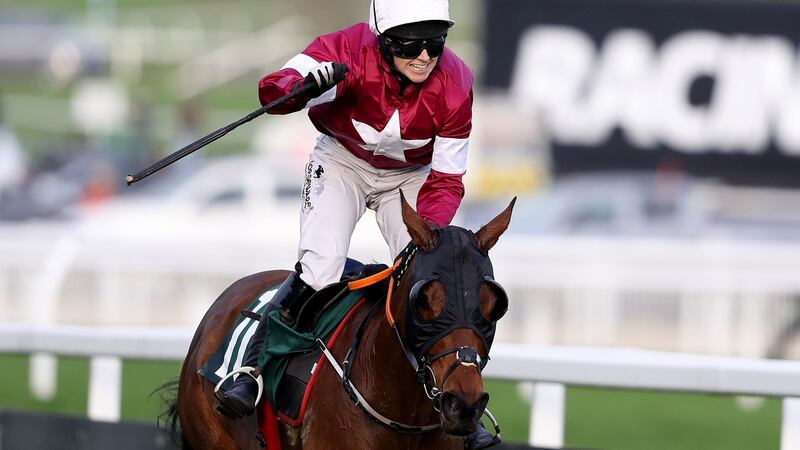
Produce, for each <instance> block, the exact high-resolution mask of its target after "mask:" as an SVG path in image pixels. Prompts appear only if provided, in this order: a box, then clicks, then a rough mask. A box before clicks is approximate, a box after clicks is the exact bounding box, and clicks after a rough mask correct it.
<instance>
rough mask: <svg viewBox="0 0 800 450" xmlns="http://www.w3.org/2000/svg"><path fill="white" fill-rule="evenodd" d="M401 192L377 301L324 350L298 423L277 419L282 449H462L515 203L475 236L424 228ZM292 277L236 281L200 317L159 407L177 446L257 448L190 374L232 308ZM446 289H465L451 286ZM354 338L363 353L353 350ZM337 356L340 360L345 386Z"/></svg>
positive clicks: (252, 421) (483, 399) (473, 415)
mask: <svg viewBox="0 0 800 450" xmlns="http://www.w3.org/2000/svg"><path fill="white" fill-rule="evenodd" d="M400 195H401V208H402V218H403V221H404V223H405V225H406V227H407V229H408V232H409V235H410V237H411V243H410V244H409V246H408V247H407V249H406V250H407V251H404V255H405V257H404V258H399V259H398V260H397V261H396V262H395V265H394V266H393V267H391V268H389V269H387V270H388V271H390V272H391V275H392V277H391V279H390V280H389V283H388V285H389V289H388V292H387V296H386V300H385V305H382V306H383V307H381V308H368V307H366V306H361V307H359V308H358V309H357V310H356V311H355V312H354V313H353V314H352V319H351V320H350V321H349V322H348V324H347V326H346V327H344V328H343V331H342V333H341V336H340V337H339V338H338V339H337V340H336V342H335V343H334V345H332V346H331V348H330V349H329V356H330V358H332V360H331V363H329V364H323V365H322V367H321V369H319V370H320V372H319V373H318V374H317V375H316V377H317V379H316V382H315V383H314V385H313V387H312V390H311V392H310V394H309V398H308V404H307V407H306V413H305V417H304V420H303V422H302V425H300V426H299V427H292V426H290V425H288V424H286V423H283V422H280V421H279V424H278V430H279V436H280V443H281V448H282V449H284V450H301V449H302V450H337V449H341V450H345V449H346V450H353V449H378V448H379V449H383V450H392V449H426V448H431V449H445V450H447V449H454V450H455V449H459V450H460V449H463V448H464V436H466V435H468V434H469V433H472V432H473V431H475V429H476V426H477V425H478V422H479V420H480V418H481V415H482V414H483V413H484V410H485V408H486V405H487V403H488V401H489V394H488V393H486V392H485V390H484V387H483V381H482V378H481V370H482V368H483V367H484V365H485V364H486V362H487V361H488V352H489V347H490V346H491V341H492V339H493V337H494V329H495V324H496V322H497V320H498V319H500V317H502V315H503V314H504V313H505V311H506V310H507V307H508V299H507V297H506V296H505V293H504V291H503V290H502V288H501V287H500V285H499V284H497V283H496V282H495V281H494V280H493V278H492V275H493V274H492V273H491V272H492V269H491V263H490V261H489V259H488V253H487V252H488V251H489V249H491V248H492V247H493V246H494V245H495V243H496V242H497V240H498V238H499V237H500V235H501V234H503V232H504V231H505V230H506V228H507V227H508V225H509V223H510V220H511V212H512V210H513V206H514V201H512V202H511V203H510V204H509V205H508V207H507V208H506V209H505V210H504V211H503V212H501V213H500V214H499V215H497V216H496V217H495V218H494V219H492V220H491V221H490V222H488V223H487V224H486V225H484V226H483V227H481V228H480V230H479V231H477V232H475V233H474V234H473V233H472V232H471V231H469V230H465V229H463V228H460V227H454V226H448V227H445V228H443V229H438V230H436V229H432V228H431V226H430V225H429V224H427V223H426V222H425V221H424V220H423V219H422V218H421V217H420V216H419V215H418V214H417V213H416V212H415V211H414V209H413V208H412V207H411V206H410V205H409V204H408V202H407V201H406V199H405V197H404V196H403V194H402V192H401V193H400ZM514 200H516V198H515V199H514ZM445 247H446V250H445V249H443V248H445ZM409 250H410V251H409ZM289 273H290V272H289V271H285V270H276V271H266V272H260V273H256V274H253V275H250V276H247V277H245V278H242V279H240V280H238V281H236V282H234V283H233V284H232V285H231V286H230V287H228V288H227V289H226V290H225V291H224V292H223V293H222V294H221V295H220V296H219V297H218V298H217V300H216V301H215V302H214V303H213V304H212V305H211V307H210V308H209V310H208V311H207V313H206V314H205V316H204V317H203V319H202V321H201V323H200V325H199V326H198V328H197V330H196V332H195V334H194V337H193V339H192V342H191V345H190V347H189V350H188V353H187V355H186V358H185V360H184V363H183V366H182V369H181V374H180V377H179V379H178V387H177V399H176V401H174V402H173V405H172V408H171V409H170V410H169V411H168V412H167V414H168V415H170V416H171V417H170V418H171V419H172V423H173V429H175V428H176V427H175V426H174V425H175V423H176V421H177V432H178V433H179V434H180V438H181V440H182V442H183V445H184V448H191V449H197V450H201V449H217V450H219V449H245V450H250V449H252V450H261V449H263V448H265V441H264V439H263V437H262V436H261V435H260V434H259V428H258V423H257V419H256V414H252V415H250V416H248V417H245V418H242V419H238V420H232V419H229V418H227V417H225V416H223V415H222V414H220V413H219V412H218V411H217V410H216V399H215V398H214V395H213V393H214V385H213V384H212V383H211V382H209V380H207V379H204V378H203V377H202V376H201V375H199V374H198V371H199V370H200V369H201V367H202V366H203V365H204V364H205V362H206V361H207V360H208V358H209V357H210V356H211V355H212V354H213V353H214V351H215V350H216V349H217V348H218V347H219V345H220V343H221V341H222V340H223V339H224V337H225V335H226V332H227V330H229V328H230V327H231V325H232V324H233V323H234V321H235V320H236V319H237V316H238V315H239V314H240V310H242V309H243V308H245V307H246V306H247V305H248V303H249V302H250V301H251V300H252V299H254V298H255V297H257V296H258V295H259V294H260V293H262V292H264V291H266V290H267V289H269V288H270V287H272V286H275V285H277V284H279V283H280V282H281V281H283V280H284V279H285V278H286V277H287V276H288V275H289ZM458 280H462V281H464V280H468V281H469V282H467V283H462V282H459V281H458ZM453 286H456V287H457V288H458V289H463V292H458V293H454V292H452V291H453V290H454V288H453ZM462 294H463V295H462ZM454 298H459V299H462V300H463V301H462V302H461V303H459V302H455V301H453V300H452V299H454ZM467 300H469V302H471V303H469V304H471V305H473V306H474V308H473V309H472V313H471V316H470V314H468V313H464V311H465V307H464V306H463V305H464V304H467V303H468V302H467ZM376 311H377V313H376ZM459 311H460V313H459ZM459 314H461V317H460V318H459V317H457V316H458V315H459ZM465 316H470V317H465ZM478 316H480V317H478ZM454 317H455V319H454ZM448 318H449V319H448ZM353 324H358V326H355V325H353ZM356 340H357V341H359V342H360V344H359V346H360V349H361V350H360V351H357V352H355V354H351V352H352V346H351V343H352V342H355V341H356ZM346 357H347V358H349V361H346V362H345V358H346ZM336 361H339V362H343V364H347V365H348V368H347V369H348V370H346V373H347V375H348V380H347V382H345V383H343V380H342V378H341V376H340V374H338V373H337V371H336V370H335V367H334V365H335V362H336ZM476 369H477V370H476ZM343 386H344V387H343ZM348 387H349V389H348ZM353 391H355V392H356V393H357V394H358V395H357V396H356V395H354V392H353ZM354 399H355V401H354ZM359 399H360V400H361V402H359ZM490 418H491V416H490ZM381 419H383V420H381ZM492 420H493V418H492ZM495 426H496V422H495ZM496 430H497V431H498V433H499V428H496Z"/></svg>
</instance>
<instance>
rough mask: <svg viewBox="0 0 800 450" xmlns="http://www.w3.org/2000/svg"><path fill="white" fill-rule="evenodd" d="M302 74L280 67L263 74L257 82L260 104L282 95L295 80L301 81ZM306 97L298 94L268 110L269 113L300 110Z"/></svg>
mask: <svg viewBox="0 0 800 450" xmlns="http://www.w3.org/2000/svg"><path fill="white" fill-rule="evenodd" d="M302 80H303V76H301V75H300V73H299V72H298V71H296V70H294V69H281V70H279V71H277V72H272V73H271V74H269V75H267V76H265V77H264V78H262V79H261V81H259V82H258V99H259V101H260V102H261V105H266V104H267V103H269V102H271V101H273V100H276V99H278V98H281V97H283V96H284V95H286V94H288V93H289V92H291V91H292V87H293V86H294V85H295V83H297V82H302ZM308 100H309V99H308V97H305V96H300V97H296V98H293V99H291V100H289V101H286V102H284V103H282V104H281V105H278V106H276V107H275V108H272V109H270V110H269V114H289V113H292V112H295V111H300V110H301V109H303V107H305V106H306V103H308Z"/></svg>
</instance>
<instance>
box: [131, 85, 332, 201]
mask: <svg viewBox="0 0 800 450" xmlns="http://www.w3.org/2000/svg"><path fill="white" fill-rule="evenodd" d="M346 72H347V71H346V70H345V73H346ZM343 79H344V73H343V74H342V78H340V79H339V78H338V77H337V78H335V79H334V80H333V81H334V84H335V83H339V82H340V81H342V80H343ZM313 89H317V85H316V84H314V83H304V84H303V85H302V86H301V87H299V88H298V89H295V90H293V91H292V92H290V93H288V94H286V95H284V96H283V97H281V98H278V99H276V100H273V101H271V102H269V103H267V104H266V105H264V106H262V107H261V108H258V109H257V110H255V111H253V112H251V113H250V114H248V115H246V116H245V117H242V118H241V119H239V120H237V121H236V122H233V123H231V124H229V125H227V126H224V127H222V128H220V129H218V130H217V131H214V132H211V133H209V134H207V135H205V136H203V137H202V138H200V139H198V140H196V141H194V142H192V143H191V144H189V145H187V146H185V147H183V148H181V149H180V150H176V151H175V152H173V153H171V154H169V155H167V156H165V157H164V158H161V159H160V160H158V161H156V162H155V163H154V164H153V165H151V166H150V167H148V168H146V169H144V170H141V171H139V172H137V173H135V174H133V175H128V176H127V177H125V182H126V183H127V184H128V186H130V185H132V184H133V183H136V182H137V181H140V180H142V179H144V178H147V177H149V176H150V175H152V174H154V173H156V172H158V171H159V170H161V169H163V168H164V167H167V166H168V165H170V164H172V163H174V162H175V161H178V160H179V159H181V158H183V157H185V156H188V155H190V154H192V153H194V152H196V151H197V150H200V149H201V148H203V147H205V146H206V145H208V144H210V143H212V142H214V141H216V140H217V139H219V138H221V137H222V136H225V135H226V134H228V133H229V132H230V131H232V130H233V129H235V128H237V127H238V126H239V125H242V124H244V123H247V122H250V121H251V120H253V119H255V118H256V117H258V116H260V115H262V114H264V113H265V112H267V111H269V110H270V109H272V108H274V107H276V106H278V105H280V104H282V103H285V102H287V101H289V100H291V99H293V98H295V97H297V96H299V95H301V94H304V93H306V92H308V91H310V90H313Z"/></svg>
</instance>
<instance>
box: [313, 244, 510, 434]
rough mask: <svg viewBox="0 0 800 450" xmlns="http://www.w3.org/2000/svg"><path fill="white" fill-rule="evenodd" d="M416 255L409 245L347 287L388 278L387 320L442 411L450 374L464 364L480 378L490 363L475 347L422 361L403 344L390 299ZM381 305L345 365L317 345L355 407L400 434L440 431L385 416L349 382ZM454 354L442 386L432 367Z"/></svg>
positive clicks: (360, 331)
mask: <svg viewBox="0 0 800 450" xmlns="http://www.w3.org/2000/svg"><path fill="white" fill-rule="evenodd" d="M416 252H417V247H416V246H414V245H412V244H409V245H408V246H407V247H406V248H405V249H404V250H403V251H402V252H401V253H400V255H399V256H398V257H397V259H396V260H395V263H394V265H392V267H389V268H387V269H386V270H384V271H382V272H379V273H377V274H374V275H372V276H369V277H366V278H363V279H360V280H355V281H352V282H350V283H349V284H348V287H349V290H350V291H355V290H358V289H362V288H365V287H367V286H372V285H374V284H377V283H379V282H382V281H384V280H386V279H387V278H388V279H389V282H388V289H387V294H386V303H385V313H386V319H387V321H388V323H389V326H390V327H391V328H392V329H393V330H394V334H395V336H397V339H398V342H399V344H400V346H401V348H402V349H403V353H404V354H405V355H406V358H407V359H408V361H409V363H410V364H411V367H412V368H413V369H414V372H415V374H416V378H417V380H418V381H419V382H420V383H421V385H422V387H423V390H424V392H425V395H426V396H427V397H428V398H429V399H430V400H431V401H432V402H433V408H434V410H436V411H437V412H438V411H441V408H440V400H441V395H442V393H443V389H444V385H445V383H446V382H447V379H448V377H450V375H451V374H452V373H453V372H454V371H455V370H456V369H457V368H458V367H459V366H462V365H463V366H468V367H474V368H475V369H476V370H477V371H478V374H479V375H480V374H481V372H482V371H483V368H484V367H485V366H486V363H487V362H488V356H487V357H486V358H482V357H481V356H480V354H479V352H478V351H477V350H476V349H475V348H473V347H469V346H462V347H458V348H452V349H447V350H444V351H441V352H439V353H436V354H434V355H431V356H427V355H421V356H420V357H419V358H417V357H416V356H414V354H413V352H412V351H411V350H410V349H409V347H408V345H406V343H405V342H404V341H403V338H402V336H401V335H400V332H399V330H398V328H397V324H396V322H395V320H394V317H393V315H392V313H391V299H392V296H393V290H394V286H395V285H396V284H399V283H400V280H401V279H402V278H403V275H404V274H405V273H406V271H407V270H408V268H409V266H410V263H411V260H412V259H413V257H414V255H415V253H416ZM380 304H381V303H380V302H376V303H375V304H374V305H373V306H372V307H371V308H370V310H369V312H368V313H367V314H366V315H365V316H364V319H363V320H362V321H361V323H360V324H359V327H358V329H357V330H356V333H355V335H354V337H353V341H352V342H351V344H350V348H349V349H348V351H347V353H346V354H345V357H344V361H343V362H342V364H341V365H340V364H339V363H338V361H336V358H334V357H333V355H332V354H331V352H330V350H329V349H328V348H327V346H326V345H325V343H324V342H323V341H322V339H320V338H317V346H318V347H319V348H320V349H321V350H322V352H323V354H324V355H325V357H326V359H327V360H328V362H330V364H331V366H333V369H334V370H335V371H336V373H337V374H338V375H339V377H340V378H341V380H342V385H343V387H344V390H345V392H347V394H348V396H349V397H350V399H351V400H353V402H355V404H356V406H358V407H359V408H360V409H361V410H362V411H364V412H365V413H366V414H367V416H368V417H370V418H371V419H373V420H375V421H376V422H378V423H380V424H381V425H384V426H386V427H388V428H389V429H391V430H393V431H396V432H399V433H404V434H419V433H428V432H432V431H438V430H440V429H441V428H442V426H441V424H439V423H437V424H431V425H407V424H404V423H401V422H398V421H396V420H392V419H389V418H387V417H385V416H384V415H382V414H381V413H380V412H378V411H377V410H375V409H374V408H373V407H372V406H371V405H370V404H369V402H367V400H366V399H365V398H364V396H363V395H362V394H361V393H360V392H359V391H358V389H357V388H356V386H355V385H354V384H353V382H352V380H351V379H350V370H351V368H352V362H353V361H354V360H355V357H356V354H357V352H358V348H359V345H360V343H361V338H362V336H363V334H364V330H365V329H366V324H367V323H368V322H369V319H370V318H371V317H372V316H373V315H374V314H375V312H376V311H377V310H378V309H379V308H378V306H379V305H380ZM453 353H455V354H456V358H455V361H453V363H452V364H451V365H450V367H449V368H448V369H447V371H446V372H445V375H444V376H443V377H442V380H441V384H437V382H436V377H435V375H434V372H433V369H432V367H431V364H433V363H434V362H436V361H437V360H439V359H441V358H443V357H445V356H447V355H451V354H453ZM429 374H430V378H431V379H432V380H433V382H432V383H430V384H429V383H428V378H429V377H428V375H429ZM484 414H486V416H487V417H488V418H489V420H490V421H491V422H492V425H493V426H494V429H495V433H496V434H497V435H498V436H499V434H500V427H499V425H498V424H497V420H495V418H494V416H493V415H492V413H491V412H490V411H489V410H488V409H484Z"/></svg>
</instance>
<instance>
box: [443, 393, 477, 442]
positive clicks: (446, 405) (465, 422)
mask: <svg viewBox="0 0 800 450" xmlns="http://www.w3.org/2000/svg"><path fill="white" fill-rule="evenodd" d="M488 403H489V394H488V393H486V392H484V393H482V394H481V395H480V397H478V400H477V401H476V402H475V403H473V404H472V405H467V404H466V402H465V401H464V399H463V398H462V397H461V396H460V395H458V394H457V393H455V392H452V391H445V392H444V393H443V394H442V399H441V409H442V430H443V431H444V432H445V433H447V434H453V435H456V436H466V435H468V434H470V433H472V432H474V431H475V429H476V427H477V426H478V420H480V418H481V416H482V415H483V410H484V409H486V405H487V404H488Z"/></svg>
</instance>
